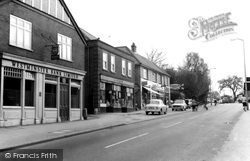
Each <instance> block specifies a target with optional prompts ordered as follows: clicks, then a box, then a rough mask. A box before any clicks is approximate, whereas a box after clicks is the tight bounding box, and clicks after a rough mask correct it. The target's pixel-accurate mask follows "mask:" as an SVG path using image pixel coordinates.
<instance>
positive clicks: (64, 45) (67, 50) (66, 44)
mask: <svg viewBox="0 0 250 161" xmlns="http://www.w3.org/2000/svg"><path fill="white" fill-rule="evenodd" d="M58 44H59V54H60V58H61V59H65V60H69V61H71V60H72V40H71V38H69V37H66V36H63V35H61V34H58Z"/></svg>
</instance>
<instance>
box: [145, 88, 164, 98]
mask: <svg viewBox="0 0 250 161" xmlns="http://www.w3.org/2000/svg"><path fill="white" fill-rule="evenodd" d="M143 88H145V89H146V90H148V91H150V92H152V93H155V94H158V95H160V96H163V94H161V93H159V92H156V91H154V90H152V89H151V88H148V87H145V86H143Z"/></svg>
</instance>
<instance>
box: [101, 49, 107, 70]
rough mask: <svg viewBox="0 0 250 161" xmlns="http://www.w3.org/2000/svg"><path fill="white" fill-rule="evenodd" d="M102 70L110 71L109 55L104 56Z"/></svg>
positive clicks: (104, 54)
mask: <svg viewBox="0 0 250 161" xmlns="http://www.w3.org/2000/svg"><path fill="white" fill-rule="evenodd" d="M102 68H103V69H105V70H108V54H107V53H103V54H102Z"/></svg>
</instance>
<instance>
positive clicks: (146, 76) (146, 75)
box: [142, 68, 148, 79]
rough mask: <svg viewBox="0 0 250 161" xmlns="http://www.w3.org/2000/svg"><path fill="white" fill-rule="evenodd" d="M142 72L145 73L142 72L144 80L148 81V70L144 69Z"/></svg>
mask: <svg viewBox="0 0 250 161" xmlns="http://www.w3.org/2000/svg"><path fill="white" fill-rule="evenodd" d="M142 70H143V71H142V72H143V73H142V74H143V78H144V79H148V74H147V70H146V69H144V68H143V69H142Z"/></svg>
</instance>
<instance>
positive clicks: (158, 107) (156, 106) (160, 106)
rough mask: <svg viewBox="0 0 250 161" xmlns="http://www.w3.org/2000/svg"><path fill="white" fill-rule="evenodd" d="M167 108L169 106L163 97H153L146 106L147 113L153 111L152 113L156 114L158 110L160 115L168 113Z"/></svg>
mask: <svg viewBox="0 0 250 161" xmlns="http://www.w3.org/2000/svg"><path fill="white" fill-rule="evenodd" d="M167 108H168V106H167V105H165V104H164V103H163V101H162V100H161V99H151V100H150V102H149V104H147V105H146V106H145V112H146V115H148V114H149V112H151V114H154V113H155V112H157V113H158V114H159V115H160V114H162V113H164V114H167Z"/></svg>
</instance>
